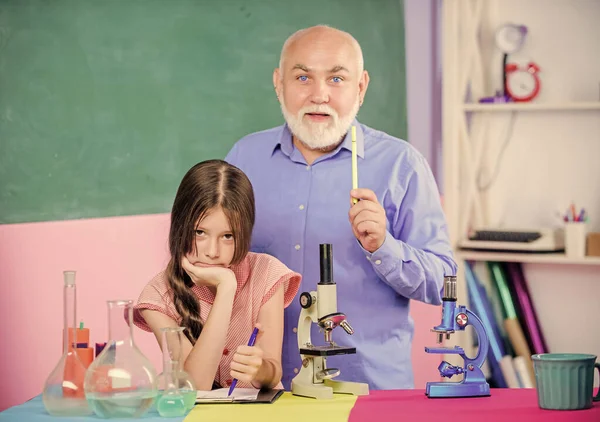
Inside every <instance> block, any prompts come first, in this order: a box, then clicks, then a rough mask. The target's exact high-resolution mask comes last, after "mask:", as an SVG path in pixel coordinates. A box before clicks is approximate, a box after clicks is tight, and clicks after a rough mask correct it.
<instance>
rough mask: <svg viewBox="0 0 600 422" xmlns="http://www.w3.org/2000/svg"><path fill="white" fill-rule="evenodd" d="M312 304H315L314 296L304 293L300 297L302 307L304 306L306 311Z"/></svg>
mask: <svg viewBox="0 0 600 422" xmlns="http://www.w3.org/2000/svg"><path fill="white" fill-rule="evenodd" d="M312 304H313V297H312V295H311V294H310V293H308V292H303V293H302V294H301V295H300V306H302V307H303V308H304V309H308V308H310V307H311V306H312Z"/></svg>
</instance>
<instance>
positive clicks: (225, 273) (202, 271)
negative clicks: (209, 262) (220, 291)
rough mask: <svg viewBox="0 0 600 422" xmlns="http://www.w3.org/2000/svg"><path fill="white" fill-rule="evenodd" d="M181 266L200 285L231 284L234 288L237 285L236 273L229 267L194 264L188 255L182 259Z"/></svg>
mask: <svg viewBox="0 0 600 422" xmlns="http://www.w3.org/2000/svg"><path fill="white" fill-rule="evenodd" d="M181 267H182V268H183V269H184V270H185V272H186V273H187V274H188V275H189V276H190V278H191V279H192V281H193V282H194V283H195V284H197V285H199V286H209V287H215V288H218V287H221V286H229V287H233V288H234V290H235V288H236V287H237V281H236V278H235V274H234V273H233V271H231V270H230V269H229V268H225V267H217V266H199V265H194V264H192V263H191V262H190V260H189V259H188V258H187V257H183V259H182V260H181Z"/></svg>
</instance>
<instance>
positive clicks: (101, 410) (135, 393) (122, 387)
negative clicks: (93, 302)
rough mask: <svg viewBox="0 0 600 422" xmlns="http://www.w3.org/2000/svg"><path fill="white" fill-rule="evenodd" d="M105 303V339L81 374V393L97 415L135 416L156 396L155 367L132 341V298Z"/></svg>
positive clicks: (140, 414)
mask: <svg viewBox="0 0 600 422" xmlns="http://www.w3.org/2000/svg"><path fill="white" fill-rule="evenodd" d="M107 304H108V337H109V339H108V341H107V342H106V346H105V347H104V350H102V353H100V354H99V355H98V357H97V358H96V359H95V360H94V362H93V363H92V364H91V365H90V367H89V368H88V370H87V372H86V374H85V383H84V389H85V395H86V398H87V400H88V403H89V405H90V407H91V408H92V410H93V411H94V413H96V415H97V416H99V417H101V418H139V417H141V416H143V415H144V414H145V413H146V412H147V411H148V409H150V408H151V407H152V403H153V402H154V399H155V398H156V394H157V391H158V388H157V377H156V371H155V369H154V367H153V366H152V363H150V361H149V360H148V359H147V358H146V356H144V354H143V353H142V352H141V351H140V349H138V347H137V346H136V345H135V343H134V341H133V324H132V320H133V301H131V300H111V301H108V302H107Z"/></svg>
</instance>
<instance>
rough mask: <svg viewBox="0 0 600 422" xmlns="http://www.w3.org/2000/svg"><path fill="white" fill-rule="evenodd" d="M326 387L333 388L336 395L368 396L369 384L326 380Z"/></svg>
mask: <svg viewBox="0 0 600 422" xmlns="http://www.w3.org/2000/svg"><path fill="white" fill-rule="evenodd" d="M325 385H327V386H328V387H331V388H332V389H333V392H334V393H341V394H354V395H355V396H368V395H369V384H366V383H363V382H350V381H334V380H325Z"/></svg>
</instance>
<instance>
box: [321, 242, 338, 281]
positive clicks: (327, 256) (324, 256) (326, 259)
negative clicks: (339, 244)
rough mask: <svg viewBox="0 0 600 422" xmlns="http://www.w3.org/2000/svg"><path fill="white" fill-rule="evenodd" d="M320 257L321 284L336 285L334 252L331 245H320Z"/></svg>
mask: <svg viewBox="0 0 600 422" xmlns="http://www.w3.org/2000/svg"><path fill="white" fill-rule="evenodd" d="M319 257H320V261H321V274H320V277H321V279H320V281H319V284H335V282H334V281H333V251H332V245H331V243H321V244H320V245H319Z"/></svg>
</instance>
